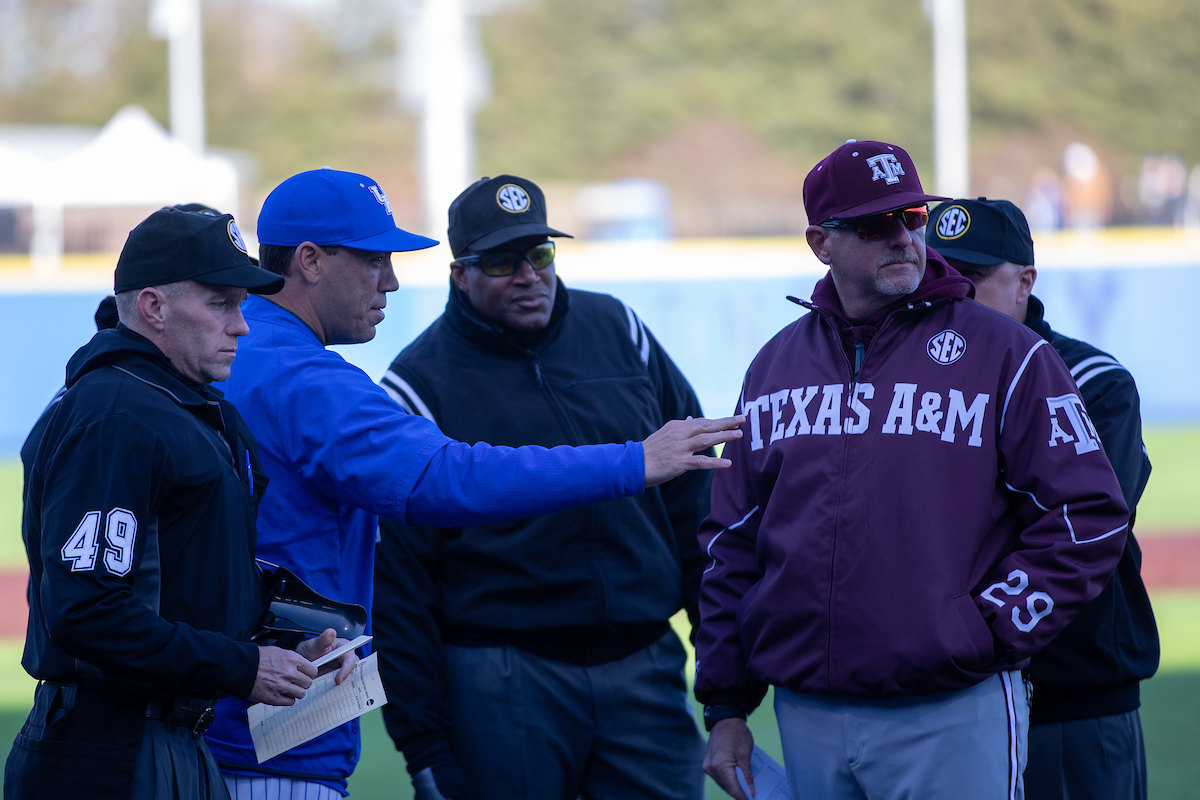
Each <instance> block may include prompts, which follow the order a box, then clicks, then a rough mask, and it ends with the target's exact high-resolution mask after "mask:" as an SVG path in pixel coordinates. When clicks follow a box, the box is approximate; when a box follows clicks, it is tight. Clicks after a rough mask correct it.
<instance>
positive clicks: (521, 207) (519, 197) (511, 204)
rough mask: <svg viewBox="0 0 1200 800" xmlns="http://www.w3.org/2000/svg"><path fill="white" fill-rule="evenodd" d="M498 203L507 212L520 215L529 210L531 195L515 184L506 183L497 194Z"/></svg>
mask: <svg viewBox="0 0 1200 800" xmlns="http://www.w3.org/2000/svg"><path fill="white" fill-rule="evenodd" d="M496 202H497V203H498V204H499V205H500V207H501V208H503V209H504V210H505V211H508V212H509V213H512V214H520V213H521V212H522V211H528V210H529V195H528V194H527V193H526V192H525V190H524V189H522V188H521V187H520V186H517V185H516V184H515V183H506V184H504V185H503V186H501V187H500V191H498V192H496Z"/></svg>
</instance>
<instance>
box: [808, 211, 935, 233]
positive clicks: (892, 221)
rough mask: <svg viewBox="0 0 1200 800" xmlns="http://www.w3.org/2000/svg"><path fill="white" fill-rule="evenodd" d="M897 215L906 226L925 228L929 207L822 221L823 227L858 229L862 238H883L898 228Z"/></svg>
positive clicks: (912, 228) (911, 229) (910, 228)
mask: <svg viewBox="0 0 1200 800" xmlns="http://www.w3.org/2000/svg"><path fill="white" fill-rule="evenodd" d="M897 217H899V218H900V219H901V220H903V222H904V227H906V228H908V229H909V230H910V231H915V230H917V229H918V228H924V227H925V223H927V222H929V209H927V208H926V207H925V206H919V207H917V208H905V209H897V210H895V211H884V212H883V213H882V214H868V215H867V216H865V217H855V218H854V219H830V220H826V221H825V222H822V223H821V227H822V228H838V229H841V230H848V231H856V232H857V233H858V238H860V239H882V238H884V237H885V236H891V235H892V231H893V230H895V229H896V218H897Z"/></svg>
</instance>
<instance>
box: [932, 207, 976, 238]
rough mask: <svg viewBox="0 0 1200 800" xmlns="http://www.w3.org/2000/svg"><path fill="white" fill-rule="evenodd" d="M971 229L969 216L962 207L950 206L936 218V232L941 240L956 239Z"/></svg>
mask: <svg viewBox="0 0 1200 800" xmlns="http://www.w3.org/2000/svg"><path fill="white" fill-rule="evenodd" d="M970 227H971V215H970V214H968V213H967V210H966V209H965V208H963V207H962V206H950V207H949V208H947V209H946V210H945V211H944V212H942V215H941V216H940V217H938V222H937V232H938V236H940V237H942V238H943V239H957V238H958V237H960V236H962V235H963V234H964V233H966V232H967V229H969V228H970Z"/></svg>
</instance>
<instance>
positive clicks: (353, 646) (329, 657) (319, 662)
mask: <svg viewBox="0 0 1200 800" xmlns="http://www.w3.org/2000/svg"><path fill="white" fill-rule="evenodd" d="M369 641H371V637H370V636H367V635H366V634H363V635H362V636H360V637H358V638H357V639H355V640H354V641H353V642H346V643H345V644H344V645H342V646H341V647H339V648H337V649H336V650H330V651H329V652H328V653H326V654H325V655H323V656H321V657H320V658H318V659H315V660H314V661H313V662H312V665H313V666H314V667H317V668H320V667H323V666H325V665H326V664H328V663H329V662H330V661H333V660H334V659H335V658H341V657H342V656H344V655H345V654H346V653H349V652H350V651H351V650H357V649H358V648H360V647H362V646H363V645H364V644H366V643H367V642H369Z"/></svg>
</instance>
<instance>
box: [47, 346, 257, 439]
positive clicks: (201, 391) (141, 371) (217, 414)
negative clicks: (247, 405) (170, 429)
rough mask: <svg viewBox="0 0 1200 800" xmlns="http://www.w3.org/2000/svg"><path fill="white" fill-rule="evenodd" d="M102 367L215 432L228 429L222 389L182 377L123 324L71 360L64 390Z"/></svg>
mask: <svg viewBox="0 0 1200 800" xmlns="http://www.w3.org/2000/svg"><path fill="white" fill-rule="evenodd" d="M102 367H111V368H112V369H115V370H117V371H119V372H123V373H125V374H126V375H128V376H130V377H131V378H133V379H134V380H138V381H141V382H142V383H144V384H146V385H147V386H149V387H150V388H152V389H155V390H157V391H159V392H161V393H162V394H164V395H166V396H167V397H169V398H171V400H173V401H174V402H175V403H176V404H177V405H179V406H180V407H182V408H186V409H188V410H189V411H191V412H192V413H194V414H196V415H197V416H199V417H200V418H202V419H203V420H204V421H205V422H206V423H207V424H208V425H210V426H211V427H213V428H214V429H216V430H218V431H221V432H225V431H227V430H229V427H228V426H229V424H230V421H231V420H232V419H233V406H231V405H230V404H229V402H228V401H227V400H225V395H224V394H222V392H221V390H219V389H217V388H215V387H213V386H212V385H210V384H207V383H204V384H200V383H196V382H195V381H193V380H191V379H189V378H187V377H185V376H184V375H183V374H182V373H181V372H179V370H177V369H175V367H174V366H173V365H172V364H171V360H170V359H169V358H167V357H166V356H165V355H164V354H163V352H162V351H161V350H159V349H158V347H157V346H156V345H155V344H154V343H153V342H151V341H150V340H149V339H147V338H146V337H145V336H142V335H141V334H140V333H136V332H134V331H132V330H130V329H129V328H126V327H125V326H124V325H121V324H119V323H118V324H117V327H116V328H113V329H110V330H104V331H100V332H99V333H97V334H96V335H95V336H93V337H92V340H91V341H90V342H88V343H87V344H85V345H84V346H83V347H81V348H80V349H79V350H78V351H77V352H76V353H75V355H73V356H72V357H71V360H70V361H69V362H68V363H67V388H68V389H70V388H71V387H72V386H74V385H75V384H76V383H78V382H79V380H80V379H81V378H83V376H84V375H87V374H88V373H90V372H93V371H95V370H97V369H100V368H102Z"/></svg>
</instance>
